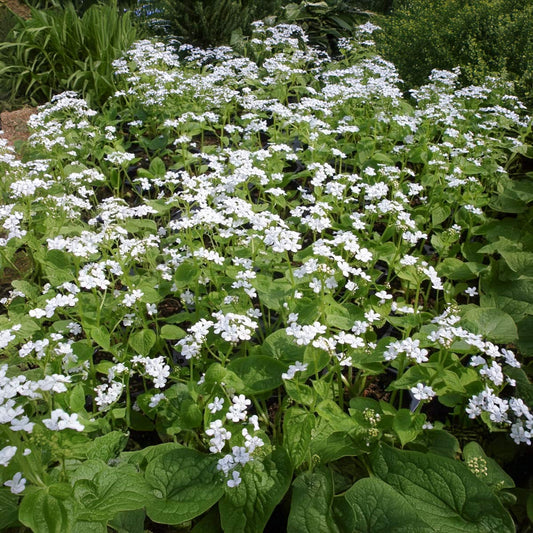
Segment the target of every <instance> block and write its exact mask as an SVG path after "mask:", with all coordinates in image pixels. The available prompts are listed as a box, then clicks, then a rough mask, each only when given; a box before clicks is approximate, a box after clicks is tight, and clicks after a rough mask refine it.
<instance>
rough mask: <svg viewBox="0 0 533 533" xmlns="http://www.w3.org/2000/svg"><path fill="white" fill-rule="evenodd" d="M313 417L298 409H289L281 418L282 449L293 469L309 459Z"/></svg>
mask: <svg viewBox="0 0 533 533" xmlns="http://www.w3.org/2000/svg"><path fill="white" fill-rule="evenodd" d="M314 426H315V417H314V416H313V415H312V414H311V413H309V412H308V411H306V410H305V409H301V408H299V407H289V409H287V410H286V411H285V415H284V417H283V447H284V448H285V449H286V450H287V453H288V454H289V457H290V458H291V463H292V466H293V467H294V468H298V467H299V466H300V465H301V464H302V463H303V462H304V461H305V460H306V459H309V458H310V450H309V446H310V444H311V431H312V430H313V427H314Z"/></svg>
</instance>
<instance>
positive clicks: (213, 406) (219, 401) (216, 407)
mask: <svg viewBox="0 0 533 533" xmlns="http://www.w3.org/2000/svg"><path fill="white" fill-rule="evenodd" d="M223 407H224V398H219V397H218V396H215V399H214V400H213V401H212V402H211V403H208V404H207V408H208V409H209V411H210V412H211V413H213V414H214V413H216V412H217V411H220V410H221V409H222V408H223Z"/></svg>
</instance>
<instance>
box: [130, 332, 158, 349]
mask: <svg viewBox="0 0 533 533" xmlns="http://www.w3.org/2000/svg"><path fill="white" fill-rule="evenodd" d="M156 340H157V336H156V334H155V332H154V331H152V330H151V329H141V330H140V331H136V332H135V333H133V334H132V335H130V338H129V339H128V344H129V345H130V346H131V347H132V349H133V351H134V352H135V353H136V354H138V355H148V354H149V353H150V350H151V349H152V348H153V347H154V345H155V342H156Z"/></svg>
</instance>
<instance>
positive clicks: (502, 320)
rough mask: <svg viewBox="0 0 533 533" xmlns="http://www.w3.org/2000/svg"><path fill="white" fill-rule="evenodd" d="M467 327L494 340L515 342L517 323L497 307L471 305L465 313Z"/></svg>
mask: <svg viewBox="0 0 533 533" xmlns="http://www.w3.org/2000/svg"><path fill="white" fill-rule="evenodd" d="M463 321H464V324H465V327H466V328H468V329H470V330H471V331H473V332H474V333H479V334H480V335H483V336H484V337H486V338H487V339H490V340H492V341H494V342H501V343H509V342H515V341H516V339H517V337H518V331H517V329H516V324H515V323H514V321H513V319H512V318H511V316H509V315H508V314H507V313H505V312H504V311H502V310H501V309H498V308H496V307H475V306H473V307H471V308H469V309H468V310H467V311H466V312H465V313H464V315H463Z"/></svg>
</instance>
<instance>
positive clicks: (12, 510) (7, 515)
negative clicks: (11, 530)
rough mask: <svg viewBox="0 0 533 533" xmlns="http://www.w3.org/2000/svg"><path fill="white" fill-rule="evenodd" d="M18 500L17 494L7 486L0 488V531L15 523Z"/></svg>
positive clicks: (16, 520)
mask: <svg viewBox="0 0 533 533" xmlns="http://www.w3.org/2000/svg"><path fill="white" fill-rule="evenodd" d="M18 502H19V496H17V495H16V494H13V493H12V492H11V490H10V489H8V488H7V487H1V488H0V531H4V530H5V529H7V528H8V527H11V526H14V525H16V524H17V522H18V507H19V506H18Z"/></svg>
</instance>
